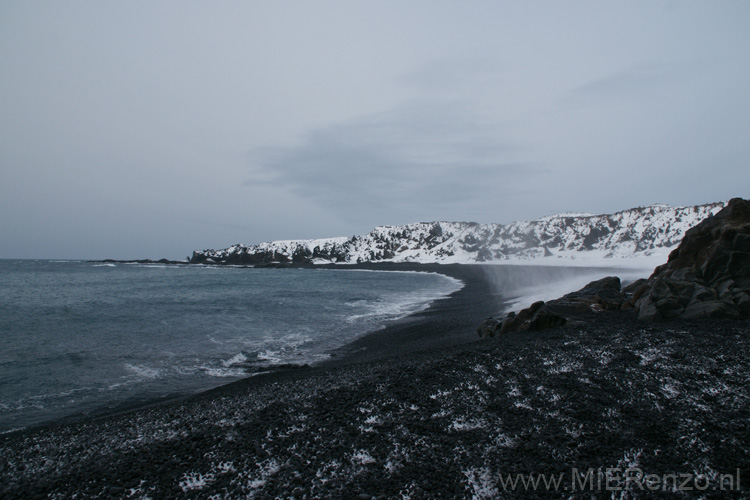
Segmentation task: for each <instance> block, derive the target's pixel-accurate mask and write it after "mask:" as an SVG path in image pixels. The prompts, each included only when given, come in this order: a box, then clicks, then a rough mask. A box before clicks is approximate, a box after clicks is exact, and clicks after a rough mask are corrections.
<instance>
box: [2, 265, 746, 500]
mask: <svg viewBox="0 0 750 500" xmlns="http://www.w3.org/2000/svg"><path fill="white" fill-rule="evenodd" d="M365 267H369V266H365ZM428 267H432V266H428ZM434 267H435V268H436V270H439V271H444V272H441V274H446V275H451V276H452V277H454V278H458V279H462V278H463V279H462V281H464V280H465V281H464V283H465V286H464V288H462V289H461V290H458V291H456V292H454V293H453V294H451V295H449V296H448V297H446V298H443V299H439V300H436V301H434V302H433V303H432V305H431V306H430V307H429V308H428V309H426V310H424V311H421V312H419V313H416V314H414V315H412V316H409V317H407V318H404V319H402V320H397V321H394V322H393V323H392V324H389V325H387V326H386V328H385V329H382V330H378V331H376V332H373V333H369V334H367V335H364V336H363V337H361V338H359V339H356V340H355V341H354V342H353V343H352V344H349V345H347V346H346V347H345V348H341V349H340V352H339V353H337V356H336V357H335V358H334V359H332V360H330V361H326V362H324V363H321V364H320V365H316V366H313V367H309V368H302V369H296V370H288V371H281V372H274V373H267V374H260V375H256V376H253V377H248V378H245V379H242V380H239V381H236V382H233V383H229V384H225V385H222V386H219V387H217V388H215V389H211V390H208V391H205V392H202V393H199V394H195V395H191V396H184V397H180V398H176V399H171V400H168V401H161V402H155V403H152V404H150V405H145V406H143V405H142V406H139V407H138V408H124V409H121V411H119V412H113V413H108V414H107V415H100V416H95V417H90V418H86V419H80V420H77V421H74V422H69V423H66V422H57V423H55V424H50V425H45V426H40V427H35V428H29V429H25V430H21V431H17V432H14V433H11V434H5V435H0V496H3V498H8V499H14V498H18V499H21V498H23V499H28V498H43V497H47V496H52V497H55V496H56V497H63V498H69V497H73V496H76V497H78V498H103V497H104V498H146V497H149V498H153V499H155V500H156V499H171V498H183V497H189V498H208V497H209V496H218V497H219V498H249V497H252V498H262V499H265V498H268V499H271V498H292V497H299V498H363V499H364V498H368V499H371V500H372V499H376V498H377V499H384V498H398V497H407V498H413V499H428V498H436V497H438V496H442V497H444V498H466V497H474V498H489V497H498V496H503V497H507V498H527V497H528V493H529V492H528V491H525V490H523V489H517V490H506V489H503V488H502V485H501V483H500V479H501V476H502V475H503V474H511V473H512V474H523V473H526V474H530V473H534V474H549V475H552V474H555V475H560V477H563V475H564V476H565V477H566V478H568V480H570V479H571V475H570V472H571V470H578V471H584V472H585V471H588V470H594V471H595V470H597V468H602V467H603V468H607V467H613V468H616V467H623V465H622V464H635V465H634V466H635V467H638V468H639V470H642V471H643V473H646V474H657V475H667V474H684V473H691V472H694V471H700V472H701V473H702V474H711V473H716V474H721V475H730V474H735V473H736V476H733V477H736V478H737V479H736V482H735V483H733V484H732V485H731V489H726V490H721V491H720V490H719V489H718V487H719V486H721V485H720V484H717V483H711V486H712V488H713V489H712V490H709V491H710V492H711V493H713V495H712V494H709V495H708V496H707V498H742V497H744V495H745V494H746V493H747V492H748V491H749V490H748V484H746V483H747V479H745V478H747V477H750V435H748V434H747V432H746V424H747V421H748V420H750V407H748V405H747V401H750V376H749V375H748V373H750V321H748V320H742V321H721V320H719V321H711V320H702V321H672V322H664V323H660V324H643V323H639V322H638V321H637V320H636V319H635V316H634V314H633V313H632V312H629V311H614V312H612V313H611V314H607V315H601V316H597V318H596V319H595V320H592V322H591V323H589V324H587V325H584V326H580V327H574V328H573V327H558V328H555V329H550V330H544V331H541V332H533V333H532V332H517V333H510V334H506V335H504V336H503V337H502V338H494V339H485V340H479V339H478V337H477V336H476V332H475V327H476V325H477V320H481V319H483V317H484V316H486V315H487V314H493V312H494V311H487V308H490V309H492V308H497V307H501V306H502V302H501V300H500V297H499V295H495V294H493V292H492V284H491V283H490V281H491V278H489V277H488V276H487V275H486V274H485V272H486V270H485V269H482V268H481V267H475V266H456V268H455V269H453V268H451V267H447V266H445V265H436V266H434ZM399 268H400V269H401V270H407V269H405V268H404V267H403V266H399ZM376 269H382V268H381V267H379V266H377V267H376ZM419 269H421V270H428V271H430V272H432V269H428V268H425V267H423V266H422V265H420V266H419ZM449 273H451V274H449ZM465 308H468V309H465ZM480 312H481V315H480V317H479V318H477V317H476V314H478V313H480ZM457 315H458V316H457ZM472 340H474V341H472ZM707 345H710V346H711V349H706V346H707ZM405 347H408V348H412V347H414V348H416V349H415V350H404V349H405ZM728 438H729V439H728ZM446 457H451V460H449V461H446ZM712 477H713V476H712ZM740 478H742V483H740ZM709 480H711V479H709ZM698 481H699V482H697V483H696V484H697V485H702V484H705V481H706V479H699V480H698ZM575 485H576V483H573V486H574V487H575ZM578 485H579V487H580V488H581V489H583V486H581V483H580V481H579V483H578ZM570 486H571V484H570V482H569V481H568V482H566V483H563V487H564V488H567V489H561V490H555V491H535V492H534V494H535V495H536V496H539V497H540V498H567V497H569V495H570V491H571V490H570ZM620 486H622V485H620ZM625 486H626V487H627V485H625ZM696 489H697V488H696ZM438 493H439V494H440V495H438ZM580 493H581V495H580V496H581V497H582V498H583V497H586V498H588V496H595V495H599V494H603V495H607V496H609V493H610V491H608V490H607V491H604V490H596V483H591V484H589V485H588V490H587V491H583V490H582V491H580ZM632 493H633V497H634V498H641V497H643V498H647V497H648V493H649V491H646V492H645V493H640V492H639V491H637V490H636V491H632ZM667 497H669V495H667Z"/></svg>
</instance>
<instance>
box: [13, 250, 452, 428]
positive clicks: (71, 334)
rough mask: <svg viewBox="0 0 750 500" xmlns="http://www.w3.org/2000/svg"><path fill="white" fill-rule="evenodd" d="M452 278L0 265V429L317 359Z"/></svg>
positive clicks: (414, 306)
mask: <svg viewBox="0 0 750 500" xmlns="http://www.w3.org/2000/svg"><path fill="white" fill-rule="evenodd" d="M461 286H462V285H461V283H460V282H459V281H457V280H454V279H452V278H448V277H446V276H442V275H439V274H434V273H415V272H373V271H364V270H328V269H267V268H264V269H260V268H238V267H227V266H180V265H153V264H149V265H145V264H120V263H117V264H112V263H92V262H76V261H49V260H47V261H38V260H0V342H1V344H0V432H3V431H7V430H9V429H14V428H23V427H26V426H29V425H33V424H38V423H41V422H45V421H50V420H55V419H59V418H62V417H65V416H68V415H71V414H79V413H86V412H91V411H97V410H101V409H103V408H113V407H118V406H121V405H125V404H132V403H134V402H138V401H148V400H152V399H155V398H159V397H165V396H169V395H173V394H186V393H194V392H198V391H200V390H204V389H208V388H211V387H215V386H217V385H221V384H223V383H227V382H229V381H232V380H236V379H239V378H242V377H245V376H248V375H252V374H254V373H259V372H262V371H264V370H269V369H272V368H273V367H274V365H282V364H298V365H299V364H314V363H316V362H320V361H322V360H325V359H327V358H328V357H329V356H330V354H329V353H330V352H331V350H333V349H335V348H337V347H340V346H342V345H344V344H347V343H349V342H351V341H352V340H353V339H355V338H356V337H358V336H361V335H363V334H365V333H368V332H372V331H374V330H377V329H379V328H382V327H383V325H384V324H385V323H386V322H387V321H389V320H394V319H398V318H400V317H404V316H406V315H408V314H411V313H413V312H416V311H419V310H421V309H424V308H426V307H427V306H428V305H429V303H430V302H432V301H434V300H436V299H438V298H441V297H444V296H446V295H448V294H450V293H452V292H454V291H456V290H458V289H460V287H461Z"/></svg>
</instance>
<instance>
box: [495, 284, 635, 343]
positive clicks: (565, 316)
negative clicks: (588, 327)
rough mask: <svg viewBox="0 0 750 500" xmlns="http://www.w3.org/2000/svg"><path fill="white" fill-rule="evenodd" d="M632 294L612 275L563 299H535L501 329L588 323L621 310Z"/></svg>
mask: <svg viewBox="0 0 750 500" xmlns="http://www.w3.org/2000/svg"><path fill="white" fill-rule="evenodd" d="M632 289H633V287H629V290H632ZM628 297H629V295H628V293H625V292H624V291H622V290H621V283H620V278H618V277H616V276H608V277H606V278H602V279H599V280H596V281H592V282H591V283H589V284H587V285H586V286H584V287H583V288H581V289H580V290H578V291H576V292H571V293H569V294H567V295H565V296H563V297H561V298H559V299H555V300H550V301H549V302H535V303H534V304H532V305H531V306H530V307H528V308H526V309H523V310H521V311H520V312H519V313H518V314H516V313H514V312H511V313H509V314H508V316H506V318H505V319H504V320H503V324H502V327H501V328H500V332H501V333H507V332H517V331H535V330H544V329H546V328H554V327H556V326H562V325H567V324H582V323H586V322H587V321H589V320H591V319H592V318H593V317H594V316H595V315H596V314H597V313H599V312H601V311H607V310H616V309H621V308H622V306H623V303H625V302H626V301H627V300H628ZM485 321H486V320H485Z"/></svg>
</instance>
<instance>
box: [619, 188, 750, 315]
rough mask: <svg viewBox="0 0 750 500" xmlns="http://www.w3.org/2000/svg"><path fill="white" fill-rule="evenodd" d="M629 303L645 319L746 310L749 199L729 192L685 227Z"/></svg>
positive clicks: (749, 301)
mask: <svg viewBox="0 0 750 500" xmlns="http://www.w3.org/2000/svg"><path fill="white" fill-rule="evenodd" d="M634 307H635V310H636V312H637V313H638V318H639V319H641V320H646V321H653V320H659V319H671V318H687V319H692V318H704V317H707V318H715V317H726V318H737V317H740V316H750V201H747V200H743V199H741V198H734V199H732V200H730V201H729V203H728V204H727V206H726V207H725V208H724V209H723V210H721V211H720V212H719V213H717V214H716V215H714V216H712V217H709V218H707V219H706V220H704V221H703V222H701V223H700V224H698V225H696V226H695V227H693V228H692V229H690V230H689V231H687V232H686V233H685V238H683V240H682V242H681V243H680V244H679V246H678V247H677V248H676V249H675V250H673V251H672V253H671V254H670V255H669V260H668V261H667V263H666V264H664V265H662V266H659V267H657V268H656V269H655V270H654V273H653V274H652V275H651V277H650V278H649V279H648V282H647V283H645V284H644V285H642V287H641V288H640V289H639V290H637V291H636V292H635V294H634Z"/></svg>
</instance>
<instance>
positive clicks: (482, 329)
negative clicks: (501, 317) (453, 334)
mask: <svg viewBox="0 0 750 500" xmlns="http://www.w3.org/2000/svg"><path fill="white" fill-rule="evenodd" d="M502 325H503V322H502V321H498V320H496V319H495V318H487V319H485V320H484V321H482V323H480V325H479V326H478V327H477V335H479V338H482V339H488V338H492V337H494V336H495V332H497V330H499V329H500V327H501V326H502Z"/></svg>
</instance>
